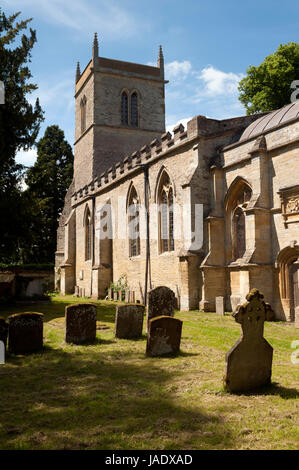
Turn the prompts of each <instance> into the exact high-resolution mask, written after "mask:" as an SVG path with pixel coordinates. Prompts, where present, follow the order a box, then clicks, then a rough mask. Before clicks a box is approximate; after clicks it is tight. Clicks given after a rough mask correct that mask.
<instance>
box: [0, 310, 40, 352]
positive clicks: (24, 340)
mask: <svg viewBox="0 0 299 470" xmlns="http://www.w3.org/2000/svg"><path fill="white" fill-rule="evenodd" d="M42 347H43V314H42V313H36V312H24V313H16V314H15V315H11V316H10V317H8V349H9V352H11V353H13V354H25V353H32V352H35V351H39V350H40V349H42Z"/></svg>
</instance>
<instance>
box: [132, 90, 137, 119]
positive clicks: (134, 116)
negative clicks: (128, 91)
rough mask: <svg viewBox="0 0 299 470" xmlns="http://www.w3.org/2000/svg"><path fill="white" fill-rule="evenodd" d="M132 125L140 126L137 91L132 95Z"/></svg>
mask: <svg viewBox="0 0 299 470" xmlns="http://www.w3.org/2000/svg"><path fill="white" fill-rule="evenodd" d="M131 126H134V127H138V97H137V93H136V91H134V93H132V95H131Z"/></svg>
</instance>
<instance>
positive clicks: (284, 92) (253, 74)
mask: <svg viewBox="0 0 299 470" xmlns="http://www.w3.org/2000/svg"><path fill="white" fill-rule="evenodd" d="M294 80H299V44H298V43H296V42H289V43H288V44H284V45H280V46H279V48H278V49H277V51H276V52H274V54H271V55H269V56H268V57H266V58H265V60H264V62H262V63H261V64H260V65H259V66H257V67H255V66H252V65H251V66H250V67H249V68H248V69H247V76H246V77H245V78H243V79H242V80H241V81H240V83H239V91H240V96H239V100H240V101H241V103H243V105H244V106H245V108H246V111H247V114H254V113H259V112H267V111H272V110H274V109H279V108H282V107H283V106H285V105H286V104H288V103H290V97H291V93H292V90H291V88H290V87H291V83H292V82H293V81H294Z"/></svg>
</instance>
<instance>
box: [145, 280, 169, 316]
mask: <svg viewBox="0 0 299 470" xmlns="http://www.w3.org/2000/svg"><path fill="white" fill-rule="evenodd" d="M175 308H176V298H175V294H174V292H173V291H172V290H171V289H169V288H168V287H166V286H160V287H156V288H155V289H153V290H151V291H150V292H149V294H148V307H147V323H148V322H149V320H151V319H152V318H154V317H159V316H161V315H164V316H170V317H173V316H174V309H175Z"/></svg>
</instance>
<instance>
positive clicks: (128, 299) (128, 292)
mask: <svg viewBox="0 0 299 470" xmlns="http://www.w3.org/2000/svg"><path fill="white" fill-rule="evenodd" d="M125 302H127V303H129V302H130V291H129V289H126V291H125Z"/></svg>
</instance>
